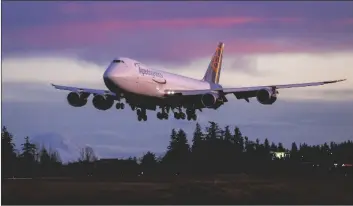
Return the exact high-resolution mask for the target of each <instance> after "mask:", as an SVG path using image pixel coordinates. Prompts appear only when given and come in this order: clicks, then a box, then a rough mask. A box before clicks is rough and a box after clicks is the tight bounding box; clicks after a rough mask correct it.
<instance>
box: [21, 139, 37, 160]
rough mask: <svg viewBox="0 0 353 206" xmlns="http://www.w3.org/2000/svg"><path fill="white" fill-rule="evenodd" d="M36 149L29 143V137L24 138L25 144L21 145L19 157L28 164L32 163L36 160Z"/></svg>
mask: <svg viewBox="0 0 353 206" xmlns="http://www.w3.org/2000/svg"><path fill="white" fill-rule="evenodd" d="M36 155H37V147H36V145H35V144H33V143H31V142H30V141H29V137H28V136H27V137H25V143H23V144H22V154H21V157H22V158H23V159H24V160H25V161H26V162H28V163H33V162H35V160H36Z"/></svg>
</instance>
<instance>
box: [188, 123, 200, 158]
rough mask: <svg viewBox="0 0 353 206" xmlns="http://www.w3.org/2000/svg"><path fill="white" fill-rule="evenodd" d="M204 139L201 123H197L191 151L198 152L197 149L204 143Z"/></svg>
mask: <svg viewBox="0 0 353 206" xmlns="http://www.w3.org/2000/svg"><path fill="white" fill-rule="evenodd" d="M202 141H203V133H202V129H201V126H200V124H199V123H196V128H195V131H194V136H193V138H192V143H193V144H192V147H191V151H192V152H196V150H197V149H200V147H201V145H202Z"/></svg>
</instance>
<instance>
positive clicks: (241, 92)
mask: <svg viewBox="0 0 353 206" xmlns="http://www.w3.org/2000/svg"><path fill="white" fill-rule="evenodd" d="M345 80H346V79H341V80H333V81H322V82H309V83H298V84H284V85H268V86H254V87H238V88H215V89H204V90H166V91H165V94H166V96H174V95H181V96H194V95H203V94H206V93H209V92H222V93H223V94H224V95H226V94H231V93H233V94H234V95H236V96H237V95H238V96H242V97H243V98H248V97H253V96H256V94H255V92H257V91H259V90H261V89H268V88H270V89H286V88H298V87H308V86H319V85H325V84H332V83H336V82H341V81H345ZM254 94H255V95H254Z"/></svg>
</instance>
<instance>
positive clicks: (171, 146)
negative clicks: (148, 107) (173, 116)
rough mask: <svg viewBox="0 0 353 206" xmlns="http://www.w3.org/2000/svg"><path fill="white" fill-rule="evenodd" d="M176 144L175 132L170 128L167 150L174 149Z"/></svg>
mask: <svg viewBox="0 0 353 206" xmlns="http://www.w3.org/2000/svg"><path fill="white" fill-rule="evenodd" d="M177 144H178V136H177V132H176V130H175V129H172V134H171V135H170V141H169V146H168V150H170V151H172V150H175V148H176V145H177Z"/></svg>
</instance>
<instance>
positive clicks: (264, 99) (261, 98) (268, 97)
mask: <svg viewBox="0 0 353 206" xmlns="http://www.w3.org/2000/svg"><path fill="white" fill-rule="evenodd" d="M276 94H277V91H275V92H273V91H271V90H270V89H261V90H260V91H258V92H257V94H256V99H257V101H258V102H260V103H261V104H267V105H270V104H273V103H275V101H276V100H277V95H276Z"/></svg>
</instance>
